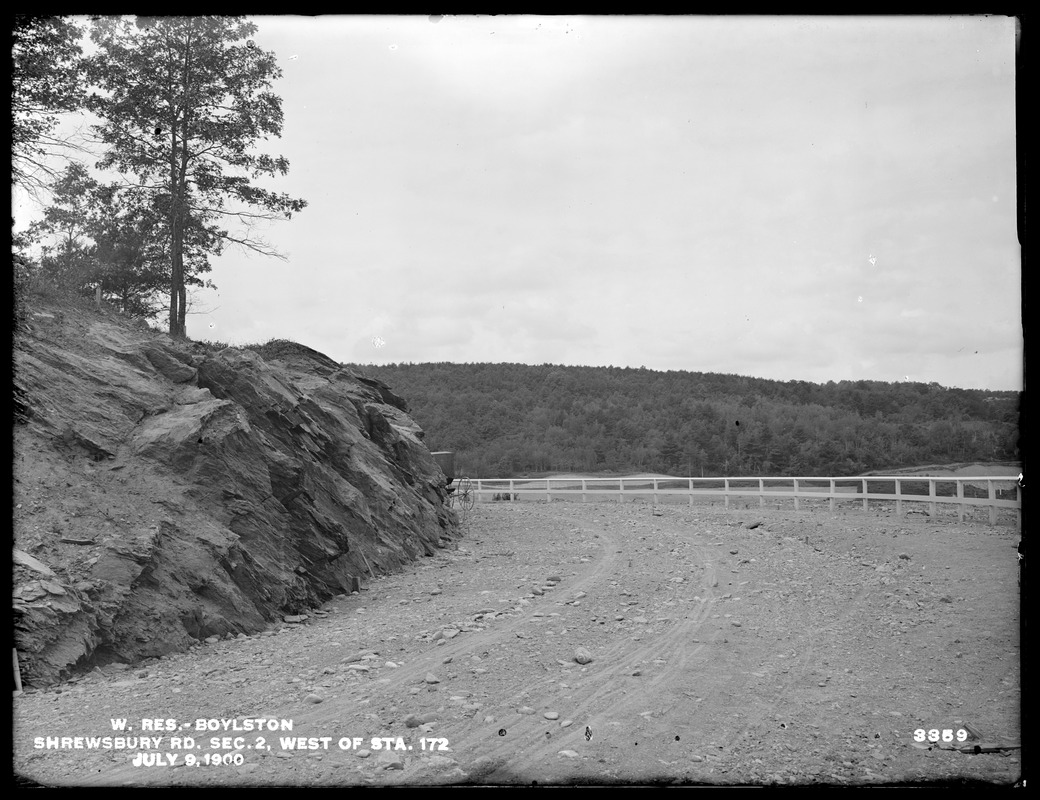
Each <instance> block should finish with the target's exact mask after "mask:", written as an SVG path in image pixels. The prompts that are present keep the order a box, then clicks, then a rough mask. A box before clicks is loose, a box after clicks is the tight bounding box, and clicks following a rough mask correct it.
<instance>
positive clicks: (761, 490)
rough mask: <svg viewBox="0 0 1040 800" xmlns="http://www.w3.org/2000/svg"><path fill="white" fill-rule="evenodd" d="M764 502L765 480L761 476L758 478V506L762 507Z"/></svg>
mask: <svg viewBox="0 0 1040 800" xmlns="http://www.w3.org/2000/svg"><path fill="white" fill-rule="evenodd" d="M765 504H766V482H765V481H764V480H762V479H761V478H759V479H758V507H759V508H762V507H763V506H764V505H765Z"/></svg>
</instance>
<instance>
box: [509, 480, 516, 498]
mask: <svg viewBox="0 0 1040 800" xmlns="http://www.w3.org/2000/svg"><path fill="white" fill-rule="evenodd" d="M514 500H516V495H515V494H513V479H512V478H510V479H509V502H510V503H512V502H513V501H514Z"/></svg>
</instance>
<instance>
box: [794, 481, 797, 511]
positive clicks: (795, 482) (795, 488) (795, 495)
mask: <svg viewBox="0 0 1040 800" xmlns="http://www.w3.org/2000/svg"><path fill="white" fill-rule="evenodd" d="M794 510H795V511H797V510H798V479H797V478H795V479H794Z"/></svg>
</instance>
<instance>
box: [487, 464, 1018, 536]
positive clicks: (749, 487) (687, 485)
mask: <svg viewBox="0 0 1040 800" xmlns="http://www.w3.org/2000/svg"><path fill="white" fill-rule="evenodd" d="M471 491H472V492H473V494H474V497H475V498H476V500H477V501H487V500H510V501H514V500H519V499H521V498H523V497H534V498H544V499H545V500H546V502H551V501H552V500H553V498H554V497H557V498H563V497H566V498H568V499H571V498H575V497H576V496H577V495H581V500H582V502H587V501H588V499H589V498H590V497H593V498H596V497H604V496H608V497H609V496H611V495H614V496H616V497H617V500H618V502H619V503H620V502H624V500H625V498H636V497H646V496H652V497H653V499H654V502H655V503H656V502H658V499H659V498H660V497H668V496H688V497H689V502H690V505H691V506H692V505H693V502H694V499H695V498H698V497H723V498H724V499H725V503H726V506H727V507H729V505H730V500H731V499H732V498H735V497H757V498H758V503H759V505H760V506H764V505H765V503H766V500H777V499H781V498H788V499H793V500H794V507H795V509H796V510H797V509H798V507H799V501H801V500H810V499H825V500H827V501H828V502H829V506H830V510H831V511H833V510H834V508H835V503H837V502H857V503H859V502H861V503H862V504H863V509H864V510H867V508H868V503H869V501H871V500H874V501H889V502H892V501H894V502H895V504H896V513H897V514H902V513H903V504H904V503H927V504H928V505H929V510H930V513H931V514H933V515H934V514H935V513H936V508H937V506H938V505H940V504H955V505H956V506H957V516H958V519H960V520H961V521H963V520H964V512H965V508H966V507H968V506H986V507H988V508H989V522H990V524H991V525H995V524H996V522H997V512H998V510H999V509H1010V510H1014V511H1015V512H1016V513H1017V517H1018V522H1019V524H1020V525H1021V521H1022V490H1021V488H1020V487H1019V485H1018V482H1017V481H1016V480H1015V479H1014V478H1011V477H1007V478H1000V477H994V476H992V475H984V476H980V477H956V478H953V477H928V476H924V475H913V476H907V475H890V476H889V475H871V476H869V477H857V478H848V477H833V478H832V477H805V478H739V477H737V478H672V477H656V478H601V477H596V478H593V477H586V478H581V477H579V478H474V479H471Z"/></svg>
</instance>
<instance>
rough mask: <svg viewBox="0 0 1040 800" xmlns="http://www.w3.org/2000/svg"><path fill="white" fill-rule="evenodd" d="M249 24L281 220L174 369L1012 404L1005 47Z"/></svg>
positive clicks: (862, 33)
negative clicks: (731, 384) (430, 372)
mask: <svg viewBox="0 0 1040 800" xmlns="http://www.w3.org/2000/svg"><path fill="white" fill-rule="evenodd" d="M256 22H257V24H258V26H259V31H258V33H257V34H256V36H255V37H254V38H255V41H256V43H257V44H258V45H259V46H260V47H263V48H264V49H266V50H270V51H273V52H274V53H275V54H276V55H277V58H278V63H279V65H280V67H281V68H282V70H283V72H284V74H283V77H282V78H281V79H280V80H279V81H277V82H276V84H275V87H274V88H275V91H276V92H277V93H278V94H279V95H280V96H281V97H282V100H283V111H284V114H285V127H284V131H283V136H282V138H281V140H279V141H277V142H276V143H275V145H274V152H279V153H281V154H283V155H285V156H286V157H287V158H288V159H289V161H290V164H291V168H290V173H289V175H288V176H287V177H285V178H280V179H279V180H278V181H277V182H271V184H270V188H272V189H278V190H279V191H285V192H288V193H289V194H291V195H293V196H296V197H302V198H305V199H306V200H307V201H308V202H309V207H308V208H307V209H306V210H305V211H303V212H302V213H300V214H299V215H296V216H294V218H293V220H292V221H291V222H282V223H277V224H274V225H272V226H271V227H270V228H269V229H267V230H266V232H265V236H266V238H267V240H268V241H269V242H270V243H271V244H272V245H274V246H275V247H276V248H277V249H278V250H280V251H281V252H282V253H284V254H285V255H286V257H287V260H286V261H279V260H275V259H266V258H263V257H260V256H256V255H253V256H249V255H246V254H243V253H241V252H228V253H226V254H225V255H223V256H221V257H220V258H219V259H217V260H216V261H215V263H214V271H213V273H212V275H211V277H212V280H213V281H214V282H215V283H216V284H217V285H218V286H219V291H217V292H204V293H200V294H199V295H198V296H197V297H196V298H195V305H194V310H195V311H198V312H200V313H196V314H193V315H191V316H189V318H188V335H189V336H190V337H192V338H195V339H215V340H220V341H227V342H231V343H234V344H242V343H247V342H256V341H265V340H267V339H270V338H288V339H293V340H296V341H299V342H302V343H304V344H306V345H308V346H310V347H313V348H315V349H317V350H320V351H322V352H324V353H327V354H328V355H329V356H331V357H333V358H334V359H336V360H338V361H343V362H360V363H387V362H402V361H405V362H408V361H410V362H422V361H454V362H503V361H506V362H522V363H528V364H541V363H554V364H585V365H608V364H612V365H615V366H633V367H638V366H646V367H649V368H651V369H660V370H669V369H671V370H692V371H704V372H725V373H737V374H742V375H750V376H756V377H765V378H773V379H778V380H789V379H798V380H809V381H818V382H819V381H828V380H843V379H852V380H856V379H870V380H884V381H899V380H906V379H907V378H909V379H910V380H913V381H925V382H929V381H937V382H939V383H941V384H943V385H947V386H961V387H967V388H990V389H1021V388H1022V357H1023V356H1022V328H1021V305H1020V293H1021V264H1020V248H1019V245H1018V240H1017V234H1016V203H1017V200H1016V185H1017V184H1016V182H1017V178H1016V158H1015V142H1016V131H1015V95H1014V92H1015V22H1014V20H1012V19H1008V18H1004V17H984V16H977V17H917V18H915V17H878V18H849V17H835V18H802V17H782V18H771V17H761V18H751V17H594V18H582V17H510V16H504V17H451V16H446V17H443V18H439V19H437V18H428V17H423V16H415V17H389V16H385V17H335V16H333V17H318V18H304V17H288V16H272V17H257V18H256Z"/></svg>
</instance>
